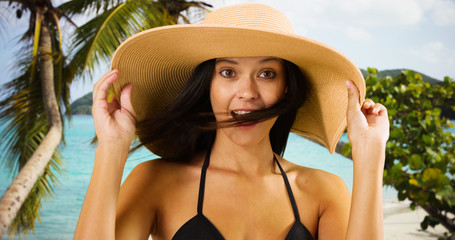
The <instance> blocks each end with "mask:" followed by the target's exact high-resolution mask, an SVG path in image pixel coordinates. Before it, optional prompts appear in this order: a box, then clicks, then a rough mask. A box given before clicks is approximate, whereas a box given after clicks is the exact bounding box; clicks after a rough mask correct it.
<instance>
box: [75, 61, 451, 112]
mask: <svg viewBox="0 0 455 240" xmlns="http://www.w3.org/2000/svg"><path fill="white" fill-rule="evenodd" d="M403 70H406V69H393V70H383V71H378V74H377V75H378V77H379V78H383V77H387V76H391V77H394V76H398V75H399V74H400V73H401V72H402V71H403ZM360 71H361V72H362V75H363V76H364V77H366V76H367V75H368V72H367V70H364V69H360ZM414 72H415V73H419V72H417V71H414ZM419 74H420V75H422V79H423V80H424V81H426V82H429V83H430V84H432V85H433V84H441V83H442V81H441V80H437V79H435V78H432V77H429V76H427V75H425V74H422V73H419ZM92 103H93V100H92V93H88V94H86V95H85V96H83V97H81V98H79V99H77V100H76V101H74V102H73V103H72V104H71V113H72V114H73V115H91V114H92ZM447 110H448V109H443V112H445V114H444V115H445V116H447V117H449V118H451V119H455V113H454V112H453V111H451V110H449V111H448V112H447Z"/></svg>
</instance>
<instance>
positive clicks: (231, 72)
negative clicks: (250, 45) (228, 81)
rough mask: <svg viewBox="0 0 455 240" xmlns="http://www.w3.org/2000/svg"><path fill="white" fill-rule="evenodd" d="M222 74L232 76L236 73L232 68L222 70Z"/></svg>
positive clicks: (227, 76) (226, 76)
mask: <svg viewBox="0 0 455 240" xmlns="http://www.w3.org/2000/svg"><path fill="white" fill-rule="evenodd" d="M220 74H221V76H223V77H225V78H230V77H233V76H234V75H235V73H234V71H233V70H231V69H224V70H222V71H221V72H220Z"/></svg>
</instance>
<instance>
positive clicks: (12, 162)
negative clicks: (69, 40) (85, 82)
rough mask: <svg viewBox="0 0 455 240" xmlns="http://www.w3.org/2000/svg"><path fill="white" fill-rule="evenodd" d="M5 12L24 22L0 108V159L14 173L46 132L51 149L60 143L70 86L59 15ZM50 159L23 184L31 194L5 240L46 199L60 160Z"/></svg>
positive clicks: (25, 8) (36, 10)
mask: <svg viewBox="0 0 455 240" xmlns="http://www.w3.org/2000/svg"><path fill="white" fill-rule="evenodd" d="M2 4H5V3H2ZM8 7H9V9H8V8H3V9H2V10H5V11H6V10H9V11H11V9H12V10H14V12H15V14H16V16H17V18H18V19H21V18H22V17H24V18H27V20H26V21H27V22H28V28H27V30H26V31H25V33H24V34H23V35H22V37H21V38H20V39H19V43H18V44H20V45H21V46H22V47H21V49H20V52H19V53H18V54H17V55H16V56H17V58H16V65H15V66H16V69H14V72H15V73H16V74H15V77H14V78H13V79H12V80H11V81H10V82H9V83H7V84H6V85H5V86H4V93H3V94H4V95H3V97H4V98H3V100H2V101H1V102H0V109H1V110H0V124H2V125H4V126H5V128H4V130H3V131H2V133H1V138H2V139H8V141H7V144H5V145H4V149H2V151H1V159H2V163H3V164H4V165H5V166H6V167H8V168H9V169H11V171H12V172H17V171H18V170H19V169H22V168H23V167H24V166H25V165H26V163H27V161H28V160H29V159H30V158H31V157H32V155H33V154H34V153H35V152H36V151H37V149H38V148H39V146H40V144H41V143H42V141H43V140H44V139H45V138H46V136H47V133H48V132H49V130H50V129H51V128H52V127H53V129H55V130H56V134H57V137H56V138H55V137H53V141H54V143H53V145H54V146H55V147H56V146H57V145H58V143H60V140H61V138H62V130H61V129H62V122H63V121H62V119H61V116H62V114H61V113H62V108H64V107H66V108H70V104H69V84H70V83H71V81H70V80H68V79H65V78H64V77H63V75H64V72H65V71H66V70H67V68H66V66H65V56H64V54H63V51H62V37H61V32H60V26H59V19H60V18H61V17H65V16H64V15H63V14H62V13H61V11H59V9H57V8H54V7H53V6H52V4H51V3H50V2H48V1H9V6H8ZM3 14H5V13H3ZM24 14H27V17H26V16H25V15H24ZM62 106H64V107H62ZM51 115H52V116H51ZM69 116H70V115H68V117H69ZM49 136H51V135H49ZM55 147H53V149H54V148H55ZM53 149H52V150H51V151H53ZM50 154H51V159H50V161H49V159H46V160H45V162H44V167H45V168H44V169H37V170H36V171H38V172H37V173H36V174H37V177H38V176H39V175H41V177H40V178H39V179H38V181H37V182H36V183H34V182H32V183H28V184H29V185H30V187H32V189H31V191H30V193H29V195H28V198H27V199H26V200H25V202H24V203H23V204H22V208H21V209H20V211H19V212H18V213H17V215H16V216H17V217H16V218H15V219H14V221H13V222H12V224H11V226H10V234H15V233H17V232H24V231H25V232H26V231H27V229H33V227H34V222H35V218H36V216H37V215H36V212H37V211H38V210H39V209H40V207H41V199H43V198H48V197H50V196H52V189H53V187H54V184H55V183H56V182H57V178H56V175H55V173H56V172H61V161H62V157H61V155H60V153H59V151H58V150H56V151H55V152H54V153H53V154H52V152H51V153H50ZM46 165H47V166H46ZM43 170H44V172H43ZM28 174H31V173H30V172H29V173H28ZM32 179H33V178H32ZM24 187H25V186H24ZM5 195H6V194H5ZM3 199H4V198H2V200H3ZM2 203H3V201H2ZM11 204H12V203H11ZM2 224H3V223H2Z"/></svg>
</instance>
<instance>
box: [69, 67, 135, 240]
mask: <svg viewBox="0 0 455 240" xmlns="http://www.w3.org/2000/svg"><path fill="white" fill-rule="evenodd" d="M117 74H118V72H117V71H116V70H114V71H111V72H109V73H107V74H105V75H104V76H103V77H102V78H101V79H100V80H99V81H98V82H97V83H96V84H95V85H94V87H93V106H92V114H93V119H94V124H95V131H96V135H97V138H98V142H99V144H98V147H97V148H96V151H95V163H94V167H93V173H92V177H91V179H90V184H89V187H88V190H87V194H86V196H85V200H84V204H83V206H82V210H81V213H80V216H79V221H78V224H77V227H76V232H75V234H74V239H115V221H116V209H117V201H118V195H119V190H120V183H121V179H122V174H123V168H124V165H125V162H126V159H127V156H128V152H129V147H130V145H131V142H132V140H133V138H134V133H135V120H134V116H135V113H134V110H133V108H132V106H131V102H130V99H131V89H132V86H131V85H129V86H126V87H125V88H124V89H123V90H122V93H121V105H120V104H119V103H118V101H117V100H116V99H115V98H114V99H113V100H112V101H111V102H108V101H107V89H108V88H109V86H110V85H111V84H112V83H113V82H114V81H115V79H117Z"/></svg>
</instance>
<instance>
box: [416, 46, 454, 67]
mask: <svg viewBox="0 0 455 240" xmlns="http://www.w3.org/2000/svg"><path fill="white" fill-rule="evenodd" d="M409 52H410V53H411V55H413V56H414V57H416V58H418V59H420V60H422V61H424V62H426V63H429V64H433V65H436V64H442V65H445V64H448V65H452V64H453V62H454V61H455V52H454V51H450V50H449V49H448V48H447V47H446V46H444V44H443V43H441V42H439V41H435V42H430V43H427V44H425V45H424V46H422V47H421V48H419V49H411V50H410V51H409Z"/></svg>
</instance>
